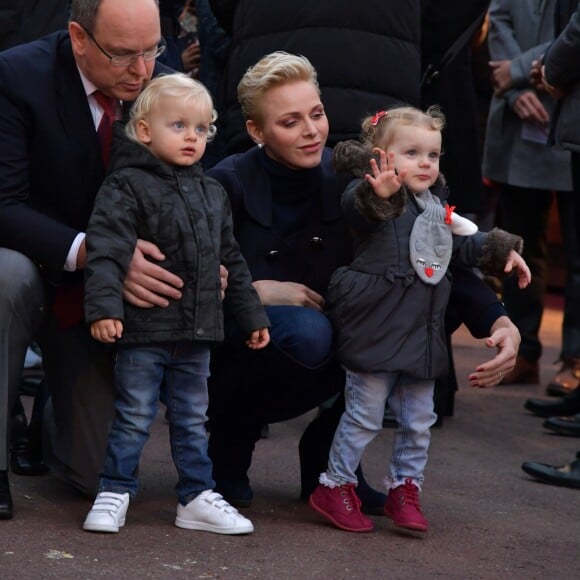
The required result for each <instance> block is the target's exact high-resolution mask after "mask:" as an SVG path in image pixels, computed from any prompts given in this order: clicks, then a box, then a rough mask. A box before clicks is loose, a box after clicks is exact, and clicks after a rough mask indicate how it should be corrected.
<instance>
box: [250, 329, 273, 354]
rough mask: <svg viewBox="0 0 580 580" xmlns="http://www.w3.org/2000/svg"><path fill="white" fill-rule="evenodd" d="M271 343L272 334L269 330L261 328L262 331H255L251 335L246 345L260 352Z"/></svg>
mask: <svg viewBox="0 0 580 580" xmlns="http://www.w3.org/2000/svg"><path fill="white" fill-rule="evenodd" d="M269 342H270V332H269V331H268V329H267V328H260V330H254V331H253V332H252V333H251V334H250V338H248V340H246V344H247V345H248V347H249V348H251V349H253V350H258V349H260V348H264V347H265V346H267V345H268V343H269Z"/></svg>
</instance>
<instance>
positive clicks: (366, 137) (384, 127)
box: [360, 105, 445, 150]
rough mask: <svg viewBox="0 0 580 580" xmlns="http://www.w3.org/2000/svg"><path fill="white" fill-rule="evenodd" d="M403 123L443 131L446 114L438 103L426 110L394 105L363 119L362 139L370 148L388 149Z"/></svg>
mask: <svg viewBox="0 0 580 580" xmlns="http://www.w3.org/2000/svg"><path fill="white" fill-rule="evenodd" d="M401 125H411V126H415V127H423V128H425V129H429V130H431V131H439V132H441V131H442V130H443V127H445V115H444V114H443V113H442V112H441V109H440V108H439V107H438V106H437V105H432V106H431V107H429V108H428V109H427V110H426V111H421V110H420V109H417V108H416V107H394V108H392V109H388V110H386V111H379V112H378V113H376V114H375V115H373V116H372V117H367V118H366V119H364V120H363V122H362V131H361V137H360V138H361V141H362V143H363V145H364V146H365V147H367V148H368V149H370V150H372V149H373V148H374V147H379V148H381V149H386V148H387V146H388V145H390V144H391V143H392V141H393V138H394V136H395V132H396V130H397V127H400V126H401Z"/></svg>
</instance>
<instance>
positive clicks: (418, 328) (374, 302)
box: [327, 143, 522, 379]
mask: <svg viewBox="0 0 580 580" xmlns="http://www.w3.org/2000/svg"><path fill="white" fill-rule="evenodd" d="M350 145H351V143H347V144H341V145H340V146H338V147H337V148H336V149H335V162H336V165H337V168H338V169H341V170H346V169H349V170H351V171H352V172H353V173H354V174H359V175H360V174H362V173H364V170H365V167H366V164H365V166H364V167H360V166H358V167H356V165H358V164H360V161H361V159H362V158H363V157H362V154H364V150H362V148H361V147H359V146H358V145H357V144H356V143H352V146H350ZM361 152H362V154H361ZM367 160H368V159H367ZM353 165H354V167H353ZM432 193H433V194H434V195H437V196H438V197H439V198H440V200H442V201H444V200H445V199H446V198H447V194H448V192H447V188H446V187H444V186H443V185H439V186H438V187H437V188H436V189H433V191H432ZM370 197H373V198H375V200H378V199H379V198H377V196H375V195H374V192H373V191H372V187H371V186H370V184H369V183H368V182H367V181H365V180H363V179H360V178H357V179H355V180H353V181H351V183H350V184H349V185H348V187H347V188H346V190H345V192H344V194H343V197H342V208H343V212H344V216H345V220H346V221H347V223H348V224H349V225H350V226H351V228H352V229H353V232H354V239H355V245H354V253H355V257H354V260H353V261H352V263H351V264H350V265H349V266H345V267H342V268H339V269H338V270H337V271H336V272H335V273H334V274H333V276H332V279H331V282H330V286H329V289H328V293H327V305H328V307H329V313H330V318H331V320H332V322H333V325H334V326H335V329H336V336H337V339H336V343H337V351H338V357H339V359H340V361H341V362H342V364H344V365H345V366H346V367H347V368H349V369H351V370H353V371H359V372H402V373H405V374H407V375H409V376H411V377H415V378H418V379H434V378H436V377H439V376H443V375H444V374H445V373H446V372H447V370H448V369H447V364H448V356H447V348H446V340H445V309H446V307H447V303H448V301H449V296H450V291H451V275H450V274H449V273H447V275H446V276H445V277H444V278H443V279H442V280H441V281H440V282H439V283H438V284H435V285H432V284H426V283H424V282H422V281H421V280H420V278H419V277H418V275H417V273H416V272H415V270H414V269H413V266H412V263H411V257H410V255H411V252H410V244H409V238H410V235H411V230H412V229H413V225H414V223H415V220H416V219H417V217H418V216H419V215H420V214H421V212H422V211H423V210H422V209H421V208H420V206H419V205H418V203H417V201H416V199H415V195H413V194H411V193H407V192H406V190H405V188H402V189H401V190H400V191H399V192H398V193H396V194H395V195H393V196H392V197H391V198H389V199H388V200H380V201H378V202H375V203H369V201H368V198H370ZM511 249H516V250H518V251H521V249H522V241H521V238H518V237H517V236H512V235H511V234H508V233H507V232H501V231H497V230H494V231H492V232H491V233H489V234H484V233H481V232H478V233H476V234H474V235H472V236H453V258H452V261H453V263H454V264H455V265H459V266H462V265H463V266H475V265H479V266H481V267H482V269H483V270H486V271H487V272H488V273H492V274H495V275H498V274H501V272H502V270H503V265H504V264H505V260H506V258H507V255H508V253H509V251H510V250H511Z"/></svg>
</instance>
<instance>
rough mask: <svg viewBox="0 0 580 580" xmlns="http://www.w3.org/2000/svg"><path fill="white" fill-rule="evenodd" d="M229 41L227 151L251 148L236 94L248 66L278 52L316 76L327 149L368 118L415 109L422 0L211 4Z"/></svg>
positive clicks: (225, 0)
mask: <svg viewBox="0 0 580 580" xmlns="http://www.w3.org/2000/svg"><path fill="white" fill-rule="evenodd" d="M210 4H211V6H212V9H213V10H214V13H215V15H216V17H217V18H218V21H219V22H220V24H221V25H222V27H223V28H224V29H225V30H226V31H228V32H229V33H230V34H231V35H232V44H231V49H230V56H229V59H228V64H227V67H226V70H225V73H224V79H223V87H222V89H223V100H224V102H223V104H222V106H221V110H223V111H224V115H225V116H224V119H225V123H224V125H225V127H226V129H225V130H226V132H227V135H226V137H227V141H228V151H229V152H235V151H241V150H244V149H248V148H249V147H250V146H251V145H252V143H251V141H250V140H249V138H248V136H247V134H246V130H245V127H244V121H243V119H242V115H241V111H240V107H239V104H238V101H237V95H236V88H237V85H238V83H239V81H240V79H241V78H242V76H243V74H244V73H245V72H246V70H247V68H248V67H249V66H251V65H253V64H255V63H256V62H257V61H258V60H259V59H260V58H262V57H263V56H264V55H266V54H268V53H270V52H274V51H276V50H284V51H286V52H290V53H294V54H301V55H304V56H306V57H307V58H308V59H309V60H310V61H311V62H312V64H313V65H314V68H315V69H316V70H317V72H318V80H319V82H320V88H321V90H322V101H323V103H324V106H325V109H326V113H327V115H328V119H329V122H330V135H329V139H328V144H329V145H330V146H333V145H334V144H335V143H337V142H338V141H341V140H343V139H348V138H354V137H356V136H357V135H358V134H359V132H360V124H361V121H362V119H363V118H364V117H365V116H368V115H372V114H373V113H375V112H376V111H378V110H381V109H385V108H387V107H389V106H392V105H394V104H397V103H398V104H400V103H408V104H412V105H418V104H419V100H420V97H419V81H420V74H421V71H420V69H421V62H420V49H419V42H420V6H419V0H390V1H389V2H385V1H384V0H365V1H364V2H358V3H357V2H350V1H349V2H346V1H340V2H337V1H336V0H316V2H313V1H312V0H294V1H293V2H272V1H271V0H211V1H210Z"/></svg>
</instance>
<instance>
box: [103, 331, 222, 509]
mask: <svg viewBox="0 0 580 580" xmlns="http://www.w3.org/2000/svg"><path fill="white" fill-rule="evenodd" d="M209 359H210V347H209V345H207V344H200V343H196V342H188V341H181V342H175V343H156V344H151V345H139V346H125V347H124V346H121V347H120V348H119V350H118V353H117V360H116V364H115V383H116V389H117V398H116V402H115V410H116V415H115V419H114V421H113V426H112V428H111V432H110V435H109V443H108V447H107V453H106V458H105V466H104V469H103V473H102V474H101V479H100V483H99V491H112V492H115V493H126V492H128V493H129V494H130V496H131V497H134V496H135V494H136V493H137V489H138V487H139V482H138V479H137V468H138V466H139V458H140V457H141V451H142V450H143V446H144V445H145V442H146V441H147V439H148V438H149V429H150V427H151V423H152V422H153V420H154V419H155V416H156V414H157V405H158V402H159V389H160V387H161V385H162V384H163V388H164V391H165V394H166V398H167V401H166V403H167V410H168V415H169V439H170V443H171V455H172V457H173V462H174V463H175V467H176V468H177V473H178V475H179V479H178V482H177V486H176V490H177V495H178V497H179V501H180V503H181V504H183V505H186V504H187V503H188V502H189V501H191V500H192V499H193V498H194V497H195V496H196V495H198V494H199V493H200V492H202V491H204V490H206V489H213V488H214V481H213V479H212V464H211V461H210V459H209V457H208V454H207V434H206V428H205V423H206V421H207V416H206V412H207V406H208V393H207V378H208V376H209Z"/></svg>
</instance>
